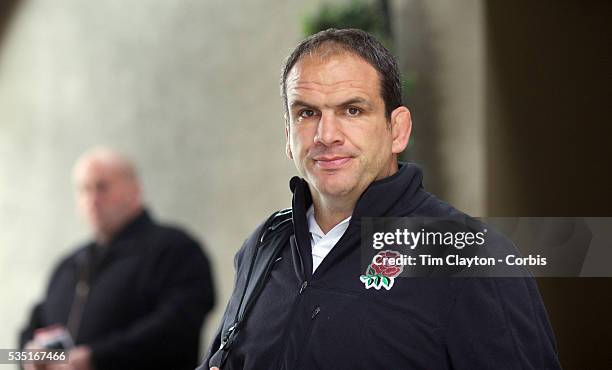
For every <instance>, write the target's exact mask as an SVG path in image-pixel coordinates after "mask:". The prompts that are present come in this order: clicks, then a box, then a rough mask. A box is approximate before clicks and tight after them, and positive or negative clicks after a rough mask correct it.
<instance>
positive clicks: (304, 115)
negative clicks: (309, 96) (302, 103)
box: [298, 109, 315, 119]
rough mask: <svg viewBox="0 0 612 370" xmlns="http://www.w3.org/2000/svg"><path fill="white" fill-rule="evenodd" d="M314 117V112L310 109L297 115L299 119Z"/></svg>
mask: <svg viewBox="0 0 612 370" xmlns="http://www.w3.org/2000/svg"><path fill="white" fill-rule="evenodd" d="M314 115H315V112H314V111H313V110H312V109H304V110H302V111H300V112H299V113H298V117H299V118H301V119H304V118H310V117H312V116H314Z"/></svg>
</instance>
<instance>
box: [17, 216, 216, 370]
mask: <svg viewBox="0 0 612 370" xmlns="http://www.w3.org/2000/svg"><path fill="white" fill-rule="evenodd" d="M83 266H87V268H88V270H87V271H90V275H89V278H88V279H87V280H88V281H89V286H90V289H89V295H88V297H87V299H86V301H85V304H84V305H83V306H82V316H81V317H82V319H81V320H80V325H79V329H78V331H77V334H76V338H74V339H75V342H76V344H77V345H78V344H87V345H89V346H91V348H92V354H93V362H94V366H95V368H96V369H97V370H112V369H122V370H133V369H164V370H182V369H190V370H191V369H193V367H194V366H196V364H197V360H198V349H199V335H200V329H201V327H202V323H203V320H204V317H205V315H206V313H207V312H209V311H210V310H211V308H212V307H213V304H214V291H213V282H212V277H211V271H210V266H209V263H208V260H207V258H206V256H205V255H204V254H203V252H202V249H201V248H200V246H199V245H198V243H197V242H196V241H194V240H193V239H192V238H191V237H189V236H188V235H187V234H185V233H184V232H183V231H181V230H179V229H176V228H173V227H167V226H162V225H159V224H157V223H155V222H154V221H152V219H151V218H150V217H149V215H148V213H147V212H146V211H143V212H142V214H140V215H139V216H138V217H137V218H136V219H134V220H133V221H132V222H130V223H129V225H127V226H126V227H125V228H124V229H123V230H122V231H121V232H120V233H119V234H118V235H117V236H116V237H115V238H114V239H113V240H112V242H111V243H110V244H109V245H107V246H104V247H100V246H98V245H96V244H95V243H90V244H87V245H85V246H84V247H82V248H79V249H78V250H77V251H76V252H74V253H73V254H71V255H69V256H68V257H67V258H65V259H64V260H63V261H62V262H61V263H60V264H59V266H58V267H57V268H56V269H55V272H54V273H53V275H52V278H51V281H50V284H49V287H48V290H47V294H46V297H45V299H44V301H43V302H42V303H40V304H38V305H37V306H36V307H35V308H34V310H33V312H32V316H31V319H30V322H29V324H28V325H27V327H26V328H25V330H24V331H23V332H22V334H21V345H22V347H23V345H24V344H25V343H26V342H27V341H28V340H30V339H31V338H32V336H33V331H34V330H35V329H36V328H40V327H45V326H48V325H52V324H61V325H64V326H66V325H67V324H68V316H69V312H70V310H71V305H72V303H73V298H74V296H75V287H76V284H77V276H82V275H80V274H81V273H82V271H83Z"/></svg>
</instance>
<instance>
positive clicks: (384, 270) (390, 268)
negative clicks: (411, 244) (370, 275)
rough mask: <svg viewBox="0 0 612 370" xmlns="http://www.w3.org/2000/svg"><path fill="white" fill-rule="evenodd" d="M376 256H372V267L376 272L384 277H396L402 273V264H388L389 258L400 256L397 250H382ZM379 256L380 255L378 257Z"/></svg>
mask: <svg viewBox="0 0 612 370" xmlns="http://www.w3.org/2000/svg"><path fill="white" fill-rule="evenodd" d="M376 256H377V257H375V258H374V260H373V263H372V265H371V266H372V268H373V269H374V272H376V273H377V274H381V275H384V276H386V277H396V276H397V275H399V274H401V273H402V270H403V266H401V265H399V266H397V265H390V264H389V260H390V259H394V258H397V257H400V256H401V255H400V254H399V252H396V251H384V252H379V253H378V254H377V255H376ZM378 256H380V257H378Z"/></svg>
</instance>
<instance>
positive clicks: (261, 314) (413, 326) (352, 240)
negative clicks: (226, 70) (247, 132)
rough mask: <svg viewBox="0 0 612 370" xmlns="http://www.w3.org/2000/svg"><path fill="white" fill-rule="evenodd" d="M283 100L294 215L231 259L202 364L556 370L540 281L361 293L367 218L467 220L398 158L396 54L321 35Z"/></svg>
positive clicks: (402, 137) (361, 36) (424, 283)
mask: <svg viewBox="0 0 612 370" xmlns="http://www.w3.org/2000/svg"><path fill="white" fill-rule="evenodd" d="M281 91H282V95H283V98H284V103H285V133H286V137H287V146H286V152H287V156H288V157H289V158H290V159H292V160H293V161H294V163H295V166H296V168H297V171H298V173H299V175H300V177H295V178H293V179H292V180H291V184H290V185H291V190H292V192H293V202H292V208H291V210H287V211H285V212H280V213H278V214H277V215H273V216H272V217H271V219H269V220H268V221H267V222H265V223H264V224H262V226H260V227H258V228H257V229H256V230H255V232H254V233H253V234H252V235H251V237H249V238H248V239H247V241H246V242H245V244H244V245H243V247H242V248H241V249H240V251H239V252H238V254H237V255H236V260H235V264H236V285H235V290H234V293H233V295H232V297H231V299H230V302H229V303H228V306H227V309H226V312H225V315H224V318H223V322H222V323H221V327H220V329H219V332H218V333H217V336H216V337H215V338H214V341H213V343H212V346H211V348H210V351H209V354H208V355H207V356H206V357H205V358H204V363H203V364H202V365H201V367H200V368H199V369H202V370H205V369H208V368H209V367H210V368H212V369H218V368H221V369H222V370H237V369H246V370H252V369H283V370H297V369H304V370H313V369H333V370H342V369H347V370H349V369H350V370H355V369H427V370H432V369H464V370H468V369H469V370H475V369H496V370H499V369H536V368H537V369H558V368H559V363H558V360H557V355H556V349H555V343H554V337H553V334H552V331H551V328H550V325H549V322H548V318H547V315H546V311H545V309H544V306H543V304H542V301H541V299H540V296H539V293H538V290H537V287H536V284H535V283H534V281H533V279H531V278H520V277H517V278H475V277H473V278H436V279H434V278H416V277H415V278H394V281H393V282H391V281H388V283H389V284H387V286H386V287H385V288H384V289H379V288H380V286H379V285H377V287H378V288H376V289H374V288H373V285H371V284H370V285H368V284H364V282H365V281H364V279H363V274H364V272H365V271H364V270H363V267H362V266H361V251H360V243H361V226H362V218H363V217H407V216H427V217H455V216H461V215H462V214H461V213H460V212H459V211H457V210H456V209H454V208H453V207H451V206H450V205H448V204H446V203H444V202H442V201H440V200H439V199H437V198H436V197H435V196H433V195H431V194H430V193H428V192H426V191H425V190H424V189H423V187H422V173H421V171H420V169H419V168H418V167H416V166H415V165H412V164H398V162H397V155H398V154H399V153H400V152H402V151H403V150H404V148H405V147H406V146H407V144H408V139H409V136H410V131H411V116H410V112H409V111H408V109H407V108H406V107H404V106H402V102H401V91H400V79H399V73H398V70H397V65H396V62H395V60H394V58H393V57H392V56H391V55H390V54H389V53H388V51H387V50H386V49H385V48H384V47H383V46H382V45H381V44H380V43H379V42H378V41H377V40H375V39H374V38H372V37H371V36H370V35H368V34H366V33H365V32H362V31H359V30H333V29H332V30H327V31H323V32H320V33H318V34H316V35H313V36H311V37H310V38H308V39H306V40H304V41H303V42H302V43H300V44H299V45H298V46H297V47H296V49H295V50H294V51H293V52H292V53H291V55H290V56H289V58H288V59H287V61H286V63H285V66H284V70H283V75H282V80H281ZM288 225H289V226H288ZM267 251H276V252H274V253H272V254H269V255H268V257H267V258H264V257H261V256H262V254H263V255H265V254H266V253H269V252H267ZM270 256H271V257H270ZM266 260H270V261H272V262H271V263H270V264H268V265H266V264H265V263H262V261H266ZM262 266H264V267H265V268H262ZM260 276H263V277H264V278H263V279H259V280H258V278H257V277H260ZM366 280H367V279H366ZM391 280H393V279H391ZM254 281H262V282H263V284H262V285H256V284H255V285H253V284H252V282H254ZM245 291H246V292H247V293H246V294H245ZM253 292H255V293H253ZM244 297H247V298H244ZM251 297H254V298H251Z"/></svg>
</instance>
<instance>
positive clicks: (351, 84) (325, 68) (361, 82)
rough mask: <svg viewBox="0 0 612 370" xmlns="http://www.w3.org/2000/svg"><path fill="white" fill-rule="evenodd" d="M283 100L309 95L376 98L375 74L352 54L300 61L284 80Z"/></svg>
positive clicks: (310, 56) (368, 65) (319, 56)
mask: <svg viewBox="0 0 612 370" xmlns="http://www.w3.org/2000/svg"><path fill="white" fill-rule="evenodd" d="M286 86H287V97H288V99H289V100H292V98H293V99H296V98H297V97H300V96H303V95H309V94H311V93H321V94H332V95H333V94H336V95H342V94H343V93H349V94H350V93H362V94H365V95H366V96H369V95H373V94H378V92H379V86H380V82H379V78H378V72H377V71H376V69H374V67H372V66H371V65H370V64H369V63H368V62H366V61H365V60H363V59H362V58H361V57H359V56H357V55H355V54H352V53H348V52H345V53H341V54H340V53H336V54H333V55H329V54H328V55H324V56H321V55H319V54H318V53H315V54H309V55H305V56H304V57H302V58H301V59H300V60H299V61H298V62H297V63H296V64H295V66H294V67H293V68H292V69H291V71H290V72H289V74H288V76H287V81H286Z"/></svg>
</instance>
